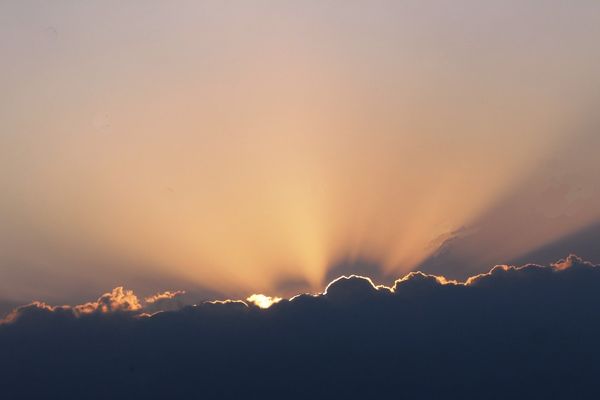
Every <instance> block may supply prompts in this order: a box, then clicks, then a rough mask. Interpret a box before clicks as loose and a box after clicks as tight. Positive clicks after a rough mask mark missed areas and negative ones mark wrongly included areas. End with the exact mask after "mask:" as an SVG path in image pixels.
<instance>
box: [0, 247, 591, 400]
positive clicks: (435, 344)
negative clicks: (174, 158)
mask: <svg viewBox="0 0 600 400" xmlns="http://www.w3.org/2000/svg"><path fill="white" fill-rule="evenodd" d="M599 288H600V266H595V265H592V264H590V263H587V262H584V261H582V260H581V259H579V258H577V257H575V256H570V257H569V258H567V259H565V260H562V261H560V262H558V263H556V264H554V265H553V266H551V267H542V266H538V265H527V266H524V267H521V268H513V267H496V268H494V269H493V270H492V271H490V273H488V274H483V275H479V276H476V277H473V278H471V279H469V280H468V281H467V282H466V283H464V284H463V283H461V284H457V283H453V282H446V281H444V280H443V278H439V277H435V276H431V275H425V274H421V273H411V274H409V275H407V276H406V277H405V278H403V279H401V280H398V281H396V282H395V283H394V285H393V287H391V288H387V287H375V286H373V284H372V283H371V281H370V280H368V279H366V278H362V277H356V276H353V277H349V278H340V279H338V280H336V281H334V282H332V283H331V284H330V285H329V286H328V287H327V290H326V291H325V293H323V294H320V295H314V296H313V295H300V296H297V297H295V298H292V299H291V300H282V301H280V302H279V303H276V304H274V305H272V306H271V307H270V308H268V309H266V310H264V309H260V308H258V307H256V306H254V305H252V304H246V303H243V302H239V301H227V302H215V303H204V304H202V305H199V306H193V307H192V306H186V307H183V308H181V309H179V310H176V311H169V312H159V313H156V314H153V315H152V316H149V315H148V314H145V312H146V310H145V307H146V306H142V305H141V304H140V303H139V302H138V301H137V299H135V296H133V293H132V292H129V291H125V290H122V289H121V288H119V289H115V291H113V293H110V294H107V295H104V296H103V297H102V298H100V299H99V300H98V301H97V302H94V303H88V304H87V305H83V306H78V307H80V308H79V309H78V308H76V307H58V308H52V307H49V306H46V305H44V304H41V303H34V304H32V305H29V306H25V307H22V308H20V309H18V310H16V311H15V312H14V313H13V314H11V316H10V317H9V320H7V321H6V322H5V323H4V324H2V325H0V354H2V357H1V359H0V379H1V380H2V388H1V391H2V394H3V398H7V399H30V398H47V399H50V398H60V399H106V398H128V399H133V398H140V399H141V398H144V399H150V398H198V399H242V398H243V399H259V398H260V399H326V398H330V399H372V398H380V397H381V396H385V397H386V398H394V399H396V398H399V399H425V398H426V399H507V398H511V399H559V398H560V399H586V398H589V399H592V398H599V396H600V386H598V385H597V381H598V376H599V373H600V365H599V360H600V346H598V337H600V318H599V317H600V290H598V289H599ZM169 296H171V298H173V299H175V298H176V297H177V293H170V294H166V295H164V296H163V297H161V298H160V301H165V302H166V301H168V298H169ZM153 303H154V302H153ZM4 396H6V397H4Z"/></svg>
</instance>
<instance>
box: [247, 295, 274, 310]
mask: <svg viewBox="0 0 600 400" xmlns="http://www.w3.org/2000/svg"><path fill="white" fill-rule="evenodd" d="M246 300H247V301H249V302H250V303H253V304H255V305H257V306H258V307H260V308H269V307H271V306H272V305H273V304H275V303H278V302H280V301H281V297H270V296H265V295H264V294H253V295H252V296H250V297H248V298H247V299H246Z"/></svg>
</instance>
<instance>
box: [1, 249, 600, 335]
mask: <svg viewBox="0 0 600 400" xmlns="http://www.w3.org/2000/svg"><path fill="white" fill-rule="evenodd" d="M581 268H583V269H588V270H590V271H596V272H600V265H594V264H592V263H590V262H588V261H584V260H582V259H581V258H580V257H578V256H576V255H573V254H572V255H569V256H568V257H567V258H565V259H562V260H559V261H557V262H556V263H553V264H551V265H550V266H541V265H536V264H527V265H524V266H520V267H516V266H508V265H498V266H495V267H493V268H492V269H491V270H490V271H489V272H487V273H483V274H478V275H475V276H472V277H469V278H468V279H466V280H465V281H456V280H448V279H446V278H445V277H444V276H438V275H430V274H425V273H422V272H420V271H416V272H410V273H408V274H407V275H406V276H404V277H403V278H400V279H398V280H396V281H395V282H394V283H393V285H392V286H385V285H375V284H374V283H373V281H372V280H371V279H370V278H368V277H364V276H359V275H350V276H341V277H339V278H337V279H334V280H333V281H332V282H331V283H329V284H328V285H327V287H326V288H325V290H324V292H323V293H319V294H299V295H297V296H294V297H292V298H290V299H282V298H280V297H271V296H267V295H264V294H252V295H251V296H249V297H247V298H246V301H242V300H230V299H227V300H213V301H207V302H204V303H202V304H199V305H190V304H186V302H185V301H184V300H183V296H184V295H185V293H186V292H185V291H183V290H178V291H165V292H162V293H157V294H155V295H152V296H148V297H146V298H144V299H143V300H141V299H139V298H138V297H137V296H136V295H135V294H134V292H133V291H132V290H126V289H124V288H123V287H121V286H119V287H116V288H114V289H113V290H112V291H111V292H110V293H105V294H103V295H102V296H100V297H99V298H98V300H96V301H94V302H88V303H85V304H80V305H74V306H69V305H61V306H51V305H48V304H46V303H44V302H41V301H33V302H32V303H30V304H27V305H23V306H20V307H17V308H16V309H14V310H13V311H12V312H11V313H10V314H8V315H7V316H6V317H5V318H4V319H3V320H2V321H0V322H1V323H3V324H9V323H15V322H17V321H18V320H19V319H20V318H22V317H23V316H26V315H36V314H44V313H45V314H48V313H56V314H61V315H68V316H72V317H75V318H79V317H82V316H86V315H91V314H113V313H119V314H122V315H128V316H131V317H135V318H149V317H152V316H153V315H154V314H156V313H158V312H165V311H178V310H180V309H182V308H184V307H193V308H198V309H200V308H202V307H210V306H219V305H222V306H231V305H235V306H238V307H242V308H244V309H248V310H251V309H262V310H266V309H269V308H271V307H273V306H275V305H280V306H282V307H285V306H286V305H289V304H293V303H295V302H299V301H302V300H306V299H315V300H318V299H325V300H329V301H333V302H338V303H339V302H342V303H348V304H352V303H353V302H356V301H361V300H368V299H369V298H373V297H375V296H378V297H382V296H394V297H406V296H417V297H418V296H420V295H422V294H425V293H426V290H434V291H435V290H436V289H441V288H444V287H449V288H466V289H468V288H486V287H494V286H498V285H501V284H502V282H506V281H508V282H510V281H514V282H515V283H517V282H524V281H527V280H530V279H533V280H536V279H539V280H541V281H542V280H543V279H545V278H547V277H548V276H549V275H556V276H560V275H561V273H568V272H569V271H573V270H577V269H581Z"/></svg>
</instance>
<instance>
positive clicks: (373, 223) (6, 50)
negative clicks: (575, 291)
mask: <svg viewBox="0 0 600 400" xmlns="http://www.w3.org/2000/svg"><path fill="white" fill-rule="evenodd" d="M599 37H600V3H599V2H597V1H577V2H564V1H561V2H558V1H556V2H555V1H493V2H492V1H488V2H481V1H394V2H374V1H369V2H367V1H363V2H354V1H302V2H300V1H294V2H285V1H253V2H222V1H214V2H199V1H180V2H176V3H171V2H158V1H156V2H155V1H129V2H123V1H102V2H76V1H57V2H42V1H39V2H35V1H4V2H2V3H1V4H0V51H1V53H2V61H1V64H0V65H2V68H1V71H2V73H1V74H0V88H2V92H1V94H0V183H1V184H2V188H3V195H2V196H1V197H0V298H3V299H8V300H15V301H18V300H30V299H31V298H42V299H44V300H48V301H67V300H68V299H71V298H88V297H90V294H96V293H98V292H103V291H105V290H106V288H109V287H114V286H117V285H119V284H125V285H127V286H128V287H132V288H134V289H136V290H137V291H140V292H141V293H144V292H145V293H151V292H155V291H158V290H166V289H195V290H198V291H207V293H208V292H211V293H213V292H217V293H222V294H224V295H232V296H233V295H235V296H245V295H247V294H249V293H252V292H258V291H260V292H266V293H270V294H274V295H276V294H289V293H282V292H285V290H284V289H283V288H282V286H281V285H280V283H281V282H292V281H293V282H299V284H298V285H299V286H302V285H304V286H305V287H306V289H313V290H317V289H322V287H323V284H324V283H325V278H326V276H327V270H328V266H331V265H334V264H335V263H337V262H339V260H347V261H348V260H349V261H348V262H352V260H363V259H364V260H369V262H373V263H375V264H378V265H380V266H381V267H380V268H381V271H380V273H381V274H382V275H393V276H400V275H403V273H405V272H406V271H409V270H411V269H415V268H419V266H421V265H425V266H426V267H428V268H429V269H430V270H435V272H436V273H442V274H445V275H447V276H450V277H452V276H466V275H469V274H472V273H474V272H479V271H485V270H488V269H489V266H490V263H502V262H510V261H511V260H514V259H517V258H518V257H520V256H522V255H524V254H527V253H529V252H533V251H535V250H536V249H538V248H540V247H542V246H544V245H545V244H547V243H550V242H553V241H556V240H559V239H560V238H561V237H563V236H566V235H570V234H573V233H575V232H577V231H578V230H580V229H585V228H587V227H589V226H593V225H594V224H596V223H597V222H598V218H599V217H600V192H599V188H598V173H600V161H599V159H598V157H597V154H596V152H597V150H598V149H600V146H599V144H600V143H599V141H600V139H599V137H600V135H599V134H598V126H599V124H598V122H599V121H598V116H597V111H596V110H597V107H598V94H599V92H598V89H599V88H600V50H599V47H598V38H599ZM448 239H451V240H450V241H449V240H448ZM444 243H445V244H444ZM449 244H450V245H452V246H453V247H452V249H451V250H450V251H446V252H442V251H440V246H442V248H443V249H447V248H448V247H449ZM444 254H445V255H448V254H449V255H450V256H451V257H450V258H447V259H445V258H443V257H444ZM582 256H584V257H585V256H586V255H585V254H582ZM464 259H469V260H470V261H469V263H470V264H468V265H467V264H462V260H464ZM450 261H452V262H450ZM592 261H596V262H598V261H600V260H592ZM173 286H177V287H173Z"/></svg>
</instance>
